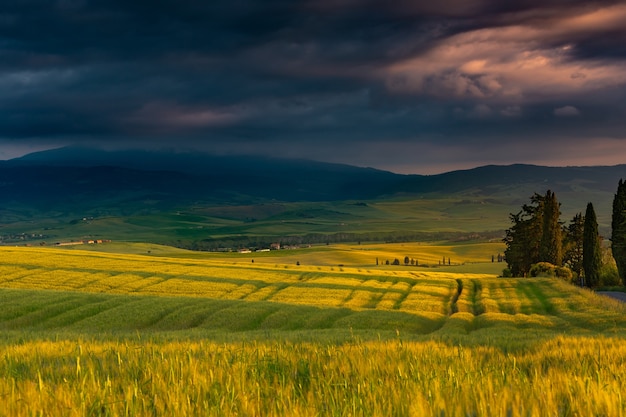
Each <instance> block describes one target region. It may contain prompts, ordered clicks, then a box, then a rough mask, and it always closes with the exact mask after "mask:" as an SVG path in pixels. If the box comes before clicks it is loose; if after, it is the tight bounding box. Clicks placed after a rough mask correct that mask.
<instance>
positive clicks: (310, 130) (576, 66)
mask: <svg viewBox="0 0 626 417" xmlns="http://www.w3.org/2000/svg"><path fill="white" fill-rule="evenodd" d="M624 21H626V6H625V5H624V3H623V2H621V1H608V0H607V1H571V0H568V1H565V0H560V1H559V0H552V1H538V0H527V1H524V0H522V1H516V2H502V1H495V0H473V1H465V0H440V1H437V2H432V1H409V0H399V1H394V2H387V1H382V0H317V1H312V0H311V1H284V0H282V1H279V0H267V1H258V0H238V1H231V2H202V1H189V0H188V1H164V0H162V1H121V0H119V1H108V0H101V1H97V0H84V1H83V0H59V1H56V2H52V1H44V0H32V1H8V2H3V4H2V6H0V143H1V144H2V147H3V148H4V149H5V151H4V152H3V155H6V154H8V153H9V152H8V151H7V149H9V148H11V147H15V148H16V149H18V148H19V149H20V150H23V149H27V148H28V144H30V145H31V147H32V148H36V147H41V146H45V145H46V144H49V145H50V146H52V145H54V146H57V145H59V144H64V143H85V142H87V143H90V144H98V143H100V144H103V145H108V146H122V145H128V144H131V145H132V146H169V147H171V146H178V147H185V148H201V149H207V150H212V151H219V152H261V153H273V154H279V155H287V156H299V157H300V156H308V157H313V158H317V159H325V160H333V161H339V162H347V163H356V164H361V165H374V166H380V167H386V168H390V169H394V166H396V168H395V169H403V170H412V171H414V172H429V171H441V170H443V169H447V168H449V167H452V166H459V167H462V166H471V165H477V164H482V163H509V162H534V161H535V162H537V161H542V162H543V163H550V161H551V160H549V159H548V160H544V156H543V155H536V154H537V152H536V150H537V146H538V144H541V145H542V146H543V147H544V148H545V149H550V150H551V152H554V153H557V154H558V155H559V156H558V157H557V156H555V157H554V158H553V159H552V161H553V163H568V162H571V163H584V162H585V160H586V159H585V155H578V154H576V153H574V152H572V151H568V152H565V153H564V152H560V153H559V152H558V150H559V149H564V148H566V147H567V148H568V149H571V148H573V147H574V146H575V145H579V144H581V143H586V144H587V146H586V149H590V147H591V148H594V147H595V148H594V149H596V148H597V155H598V156H596V159H594V163H595V161H597V160H601V154H602V152H610V155H612V157H613V158H615V157H616V155H619V156H621V157H622V159H624V158H626V150H625V148H626V134H624V133H623V132H624V131H625V130H624V128H625V127H626V122H624V120H626V105H625V104H624V103H625V101H626V100H624V98H625V97H626V71H624V69H625V66H626V50H625V49H624V45H625V44H626V27H625V25H624V24H623V22H624ZM590 143H591V144H592V145H589V144H590ZM591 153H593V152H591ZM565 154H567V158H569V159H568V160H566V161H563V157H564V155H565ZM588 154H589V152H587V155H588ZM607 155H608V154H607ZM520 158H525V160H520ZM606 161H607V163H611V162H612V161H613V160H612V159H610V158H608V157H607V159H606ZM411 165H412V166H413V167H414V168H412V169H411V168H410V166H411ZM429 165H433V166H429Z"/></svg>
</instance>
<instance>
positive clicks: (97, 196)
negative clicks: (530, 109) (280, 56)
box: [0, 147, 626, 213]
mask: <svg viewBox="0 0 626 417" xmlns="http://www.w3.org/2000/svg"><path fill="white" fill-rule="evenodd" d="M620 178H626V165H618V166H596V167H563V168H554V167H542V166H534V165H510V166H484V167H479V168H475V169H470V170H463V171H453V172H448V173H445V174H440V175H430V176H424V175H400V174H394V173H391V172H387V171H381V170H376V169H372V168H359V167H354V166H349V165H341V164H330V163H323V162H314V161H308V160H293V159H277V158H269V157H260V156H215V155H208V154H203V153H191V152H190V153H179V152H155V151H143V150H129V151H102V150H95V149H87V148H77V147H68V148H61V149H55V150H49V151H43V152H37V153H32V154H29V155H26V156H23V157H21V158H16V159H12V160H9V161H1V162H0V209H2V208H6V207H24V208H28V209H29V210H35V211H40V212H42V211H43V212H45V211H58V212H63V211H71V212H85V211H89V210H100V211H103V212H107V211H110V212H113V211H114V212H117V213H132V212H138V211H141V210H146V209H150V210H161V209H167V208H172V207H177V206H183V205H189V204H195V203H199V202H203V203H211V204H248V203H251V202H259V201H272V200H277V201H336V200H369V199H377V198H383V197H385V198H389V197H394V196H403V195H407V196H420V197H424V196H441V195H452V194H453V195H463V196H469V197H471V196H481V197H494V198H507V199H509V200H510V201H512V202H513V203H515V202H516V201H519V203H520V204H523V203H525V202H528V197H529V196H530V195H532V193H533V192H539V193H543V192H545V190H547V189H551V190H553V191H555V192H556V193H557V196H558V197H559V199H560V201H572V202H575V203H576V204H578V203H579V202H580V204H582V205H581V207H580V208H579V209H577V210H581V211H582V210H584V204H586V200H590V201H593V200H594V199H596V198H597V199H601V200H602V202H601V203H599V204H601V205H604V206H606V204H607V199H610V196H611V195H612V193H614V192H615V190H616V188H617V182H618V180H619V179H620Z"/></svg>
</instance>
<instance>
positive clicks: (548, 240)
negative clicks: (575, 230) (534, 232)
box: [538, 190, 563, 266]
mask: <svg viewBox="0 0 626 417" xmlns="http://www.w3.org/2000/svg"><path fill="white" fill-rule="evenodd" d="M542 209H543V216H542V219H541V220H542V222H543V224H542V229H541V242H540V243H539V259H538V261H539V262H549V263H551V264H553V265H556V266H561V265H562V264H563V237H562V234H561V223H560V217H561V204H560V203H559V202H558V201H557V199H556V195H555V194H554V193H553V192H552V191H550V190H548V191H547V192H546V195H545V197H543V205H542Z"/></svg>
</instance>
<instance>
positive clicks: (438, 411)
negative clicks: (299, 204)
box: [0, 245, 626, 416]
mask: <svg viewBox="0 0 626 417" xmlns="http://www.w3.org/2000/svg"><path fill="white" fill-rule="evenodd" d="M154 249H155V250H154V252H153V251H152V250H150V253H151V255H147V254H146V253H143V254H139V253H136V254H129V253H126V254H120V253H106V252H97V251H85V250H77V249H71V250H67V249H52V248H11V247H2V248H0V257H1V261H0V305H2V309H1V311H0V329H1V331H2V341H1V342H0V346H1V349H2V351H1V352H2V357H1V358H0V375H2V377H1V379H0V395H2V397H3V402H4V404H5V405H6V407H5V411H0V414H2V413H6V415H16V416H21V415H38V414H45V415H172V414H174V415H285V414H290V415H467V414H468V413H469V414H472V415H512V416H517V415H529V414H530V415H546V414H549V415H610V416H613V415H616V416H619V415H625V414H626V406H624V401H623V400H622V399H623V397H624V387H623V385H622V384H621V382H620V381H623V380H625V379H626V370H625V369H626V366H624V365H626V363H625V362H626V348H625V347H624V346H625V345H626V344H624V338H625V336H626V314H624V313H625V312H626V308H625V307H624V305H622V304H620V303H619V302H617V301H614V300H610V299H607V298H604V297H601V296H598V295H595V294H593V293H591V292H589V291H586V290H581V289H578V288H575V287H572V286H570V285H569V284H566V283H564V282H562V281H560V280H556V279H503V278H497V276H496V275H495V274H493V273H477V269H479V268H477V266H476V265H469V262H472V261H476V262H477V261H479V260H481V259H483V260H484V259H485V258H486V257H487V255H488V254H489V253H491V251H492V250H493V248H492V247H489V246H487V247H483V248H482V249H477V248H472V247H469V246H459V247H454V246H444V247H440V248H439V249H438V250H440V251H443V252H445V253H452V254H453V256H455V257H456V256H460V255H461V254H464V256H465V258H463V260H464V262H468V265H467V271H465V272H464V267H465V266H463V265H458V266H456V267H450V268H449V269H445V268H443V267H442V268H424V267H419V268H418V267H410V266H400V267H392V266H386V267H383V266H380V267H375V266H372V267H366V266H365V265H362V264H359V262H361V260H360V259H361V258H360V257H359V255H358V253H357V255H355V252H357V251H358V250H359V248H356V247H352V248H351V247H347V246H338V247H336V248H334V247H330V248H323V251H322V250H320V251H318V252H316V251H311V253H310V254H308V256H309V258H308V259H309V261H310V262H308V263H306V264H302V265H296V264H295V262H294V259H295V258H293V257H292V255H285V256H283V255H281V257H277V256H274V257H272V256H273V254H272V255H264V256H265V257H264V258H256V259H255V262H254V263H252V262H251V261H250V259H247V258H241V257H235V256H234V255H220V256H209V255H201V254H197V253H194V254H189V255H188V256H187V255H186V253H184V252H182V251H180V252H177V251H174V250H172V251H171V253H167V252H164V253H162V254H160V255H159V256H156V252H158V251H157V250H156V249H157V248H156V247H155V248H154ZM365 249H371V251H369V252H368V258H371V254H378V255H379V256H386V255H385V253H387V252H385V245H379V246H372V247H368V248H364V247H362V248H360V250H362V251H363V250H365ZM402 249H404V250H409V249H410V250H411V251H413V252H414V253H416V256H420V257H422V258H424V257H425V256H426V254H425V253H426V252H432V251H435V249H434V248H433V247H426V248H424V247H423V248H422V250H423V251H424V252H423V253H418V248H407V247H404V248H402ZM387 250H388V251H389V252H388V254H393V253H397V251H398V250H399V248H398V247H391V248H387ZM324 251H325V252H324ZM137 252H146V251H145V247H144V248H143V249H142V250H137ZM344 252H345V253H346V254H348V256H347V257H346V256H344V257H342V255H341V253H344ZM255 255H256V254H255ZM303 255H304V253H297V254H296V255H294V256H298V259H307V258H305V257H303ZM324 255H330V258H331V259H333V260H337V259H346V260H348V261H349V262H353V263H354V264H355V266H348V264H349V262H345V264H346V266H342V267H339V266H337V265H324V264H322V263H320V264H317V265H316V264H313V260H314V257H315V256H319V257H320V259H321V258H322V257H323V256H324ZM439 256H440V254H439V253H437V254H435V255H433V259H434V258H436V257H439ZM458 259H461V258H458ZM484 267H485V270H489V269H490V268H492V266H491V264H485V265H484ZM546 410H547V411H546Z"/></svg>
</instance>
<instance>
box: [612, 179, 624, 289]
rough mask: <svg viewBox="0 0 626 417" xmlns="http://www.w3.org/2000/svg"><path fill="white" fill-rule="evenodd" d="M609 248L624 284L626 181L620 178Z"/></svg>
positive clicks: (614, 201)
mask: <svg viewBox="0 0 626 417" xmlns="http://www.w3.org/2000/svg"><path fill="white" fill-rule="evenodd" d="M611 250H612V252H613V258H614V259H615V264H616V265H617V272H618V274H619V277H620V279H621V280H622V283H623V284H624V285H626V182H624V181H623V180H621V179H620V180H619V183H618V185H617V193H615V197H614V198H613V217H612V219H611Z"/></svg>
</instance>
